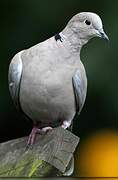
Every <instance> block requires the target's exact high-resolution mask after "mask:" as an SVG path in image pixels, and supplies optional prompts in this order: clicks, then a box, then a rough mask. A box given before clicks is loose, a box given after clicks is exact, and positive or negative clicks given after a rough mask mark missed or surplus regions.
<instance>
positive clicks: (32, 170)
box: [28, 159, 42, 177]
mask: <svg viewBox="0 0 118 180" xmlns="http://www.w3.org/2000/svg"><path fill="white" fill-rule="evenodd" d="M41 164H42V160H39V159H36V160H35V161H34V162H33V163H32V166H31V168H30V172H29V174H28V177H32V176H34V174H35V176H36V175H37V173H36V172H37V169H38V167H39V166H40V165H41Z"/></svg>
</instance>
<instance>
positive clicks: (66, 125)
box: [61, 121, 71, 129]
mask: <svg viewBox="0 0 118 180" xmlns="http://www.w3.org/2000/svg"><path fill="white" fill-rule="evenodd" d="M70 125H71V121H63V123H62V125H61V127H62V128H64V129H67V128H69V127H70Z"/></svg>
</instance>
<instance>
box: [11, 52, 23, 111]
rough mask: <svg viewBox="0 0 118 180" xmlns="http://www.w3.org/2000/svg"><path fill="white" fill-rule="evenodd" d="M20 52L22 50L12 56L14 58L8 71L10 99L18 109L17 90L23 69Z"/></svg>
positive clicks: (18, 89)
mask: <svg viewBox="0 0 118 180" xmlns="http://www.w3.org/2000/svg"><path fill="white" fill-rule="evenodd" d="M22 52H23V51H21V52H19V53H18V54H16V55H15V56H14V58H13V59H12V61H11V63H10V66H9V72H8V83H9V91H10V94H11V97H12V100H13V102H14V104H15V106H16V107H17V108H18V109H19V108H20V104H19V91H20V83H21V77H22V70H23V65H22V59H21V53H22Z"/></svg>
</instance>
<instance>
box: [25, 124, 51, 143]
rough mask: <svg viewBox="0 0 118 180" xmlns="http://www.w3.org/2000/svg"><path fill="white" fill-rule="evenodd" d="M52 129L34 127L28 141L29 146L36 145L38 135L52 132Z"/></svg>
mask: <svg viewBox="0 0 118 180" xmlns="http://www.w3.org/2000/svg"><path fill="white" fill-rule="evenodd" d="M52 129H53V128H52V127H44V128H42V129H39V128H37V127H36V126H34V127H33V129H32V131H31V133H30V135H29V138H28V141H27V146H30V145H33V144H34V143H35V140H36V134H45V133H46V132H48V131H49V130H52Z"/></svg>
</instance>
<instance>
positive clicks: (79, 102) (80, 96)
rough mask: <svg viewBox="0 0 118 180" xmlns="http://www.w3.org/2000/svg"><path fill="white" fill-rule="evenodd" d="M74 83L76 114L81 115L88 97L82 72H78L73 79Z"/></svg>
mask: <svg viewBox="0 0 118 180" xmlns="http://www.w3.org/2000/svg"><path fill="white" fill-rule="evenodd" d="M72 82H73V88H74V93H75V102H76V112H78V113H79V112H80V111H81V109H82V107H83V105H84V101H85V97H86V87H85V83H83V80H82V77H81V72H80V70H77V72H76V73H75V75H74V76H73V78H72Z"/></svg>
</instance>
